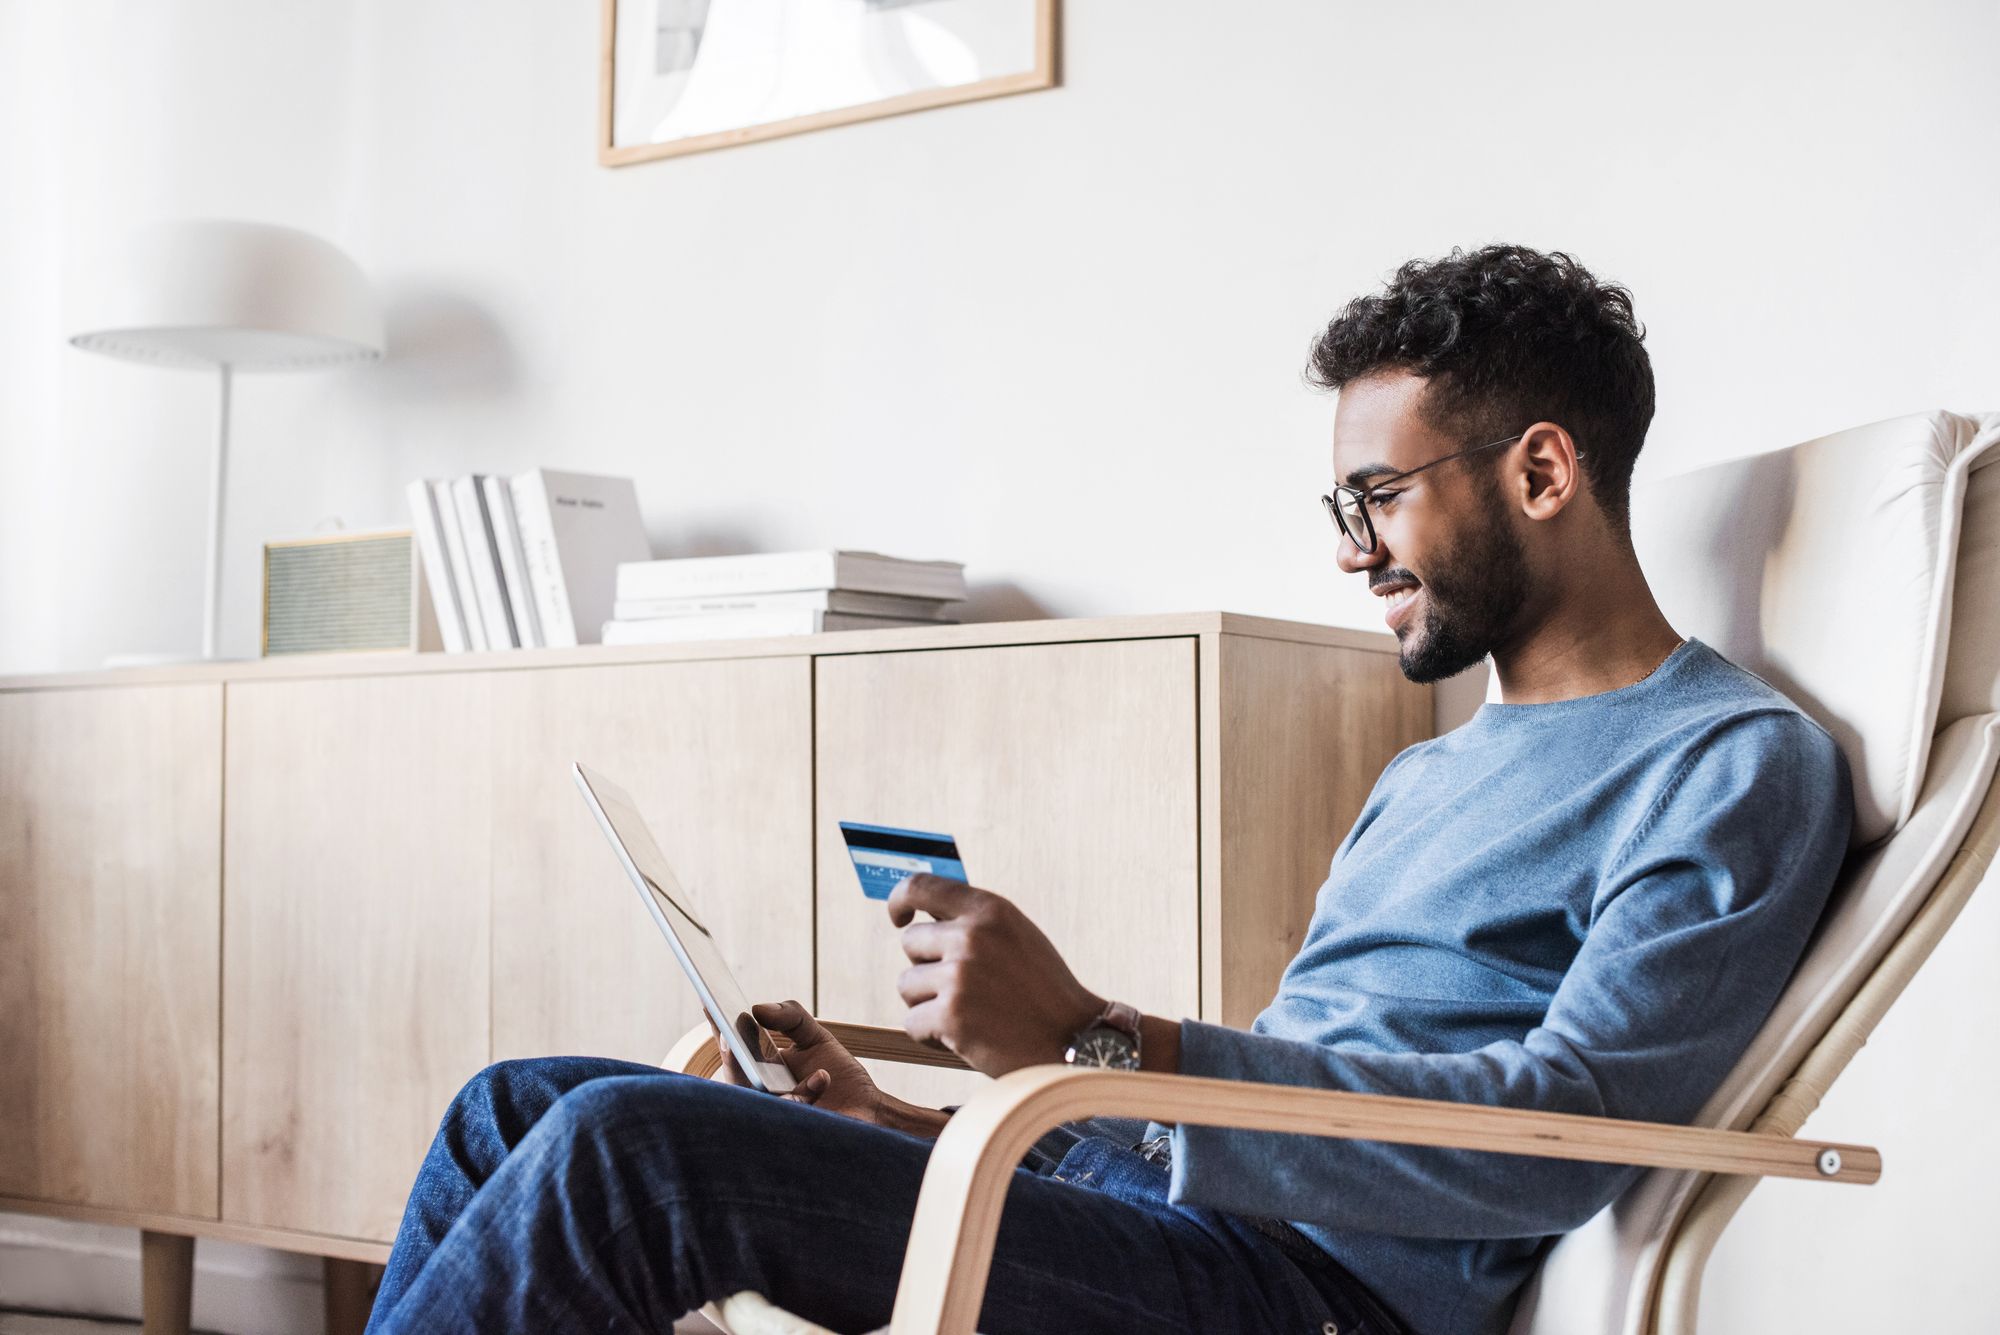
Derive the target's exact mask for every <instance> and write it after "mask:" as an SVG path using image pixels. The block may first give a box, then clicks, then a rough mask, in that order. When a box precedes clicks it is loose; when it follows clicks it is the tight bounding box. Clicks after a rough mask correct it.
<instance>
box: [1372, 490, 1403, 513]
mask: <svg viewBox="0 0 2000 1335" xmlns="http://www.w3.org/2000/svg"><path fill="white" fill-rule="evenodd" d="M1402 494H1403V493H1402V492H1400V491H1371V492H1369V493H1368V504H1369V506H1370V507H1371V508H1373V509H1377V510H1380V509H1382V508H1384V507H1386V506H1390V505H1394V504H1395V503H1396V498H1397V497H1398V496H1401V495H1402Z"/></svg>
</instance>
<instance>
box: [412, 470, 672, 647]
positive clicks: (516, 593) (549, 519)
mask: <svg viewBox="0 0 2000 1335" xmlns="http://www.w3.org/2000/svg"><path fill="white" fill-rule="evenodd" d="M409 499H410V518H411V520H412V521H413V525H414V527H415V529H416V534H417V548H418V550H419V551H420V552H421V553H422V555H423V562H424V576H425V580H426V582H427V583H428V584H429V586H430V592H431V606H432V608H433V609H434V610H435V611H436V613H437V622H438V634H439V637H440V638H441V639H442V640H443V641H444V647H445V650H446V651H447V652H449V653H463V652H465V651H466V650H468V649H543V648H550V649H554V648H563V647H567V646H569V645H573V644H578V643H584V644H590V643H595V642H596V640H597V635H598V628H599V627H600V626H602V625H603V624H604V619H605V617H606V616H607V615H608V614H609V613H610V611H611V604H612V602H613V594H614V591H615V585H616V582H617V570H618V567H619V566H620V565H622V564H624V563H626V562H630V561H640V562H643V561H644V560H645V559H646V558H647V557H649V556H651V555H652V547H651V545H650V544H649V543H648V542H647V541H646V526H645V523H644V522H643V521H642V520H641V519H640V518H639V496H638V492H637V491H636V490H635V489H634V488H633V486H632V479H630V478H624V477H598V476H596V475H594V474H590V473H557V472H553V471H551V470H550V469H546V468H536V469H531V470H530V471H528V472H526V473H523V474H521V475H520V476H519V477H512V478H507V477H495V476H492V475H491V474H487V473H473V474H469V475H468V476H465V477H459V478H420V479H418V480H417V481H415V482H412V483H411V484H410V486H409Z"/></svg>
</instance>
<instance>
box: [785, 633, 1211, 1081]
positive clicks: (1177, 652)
mask: <svg viewBox="0 0 2000 1335" xmlns="http://www.w3.org/2000/svg"><path fill="white" fill-rule="evenodd" d="M817 671H818V674H819V677H818V718H817V731H818V738H819V741H818V748H817V769H818V797H817V801H816V804H815V805H816V807H817V811H818V817H817V821H816V826H815V831H816V840H817V848H818V883H819V932H818V941H819V987H818V1002H819V1008H820V1009H821V1010H822V1011H823V1012H824V1013H826V1014H828V1015H830V1016H833V1017H835V1018H838V1019H842V1020H847V1021H851V1022H855V1023H861V1024H874V1025H882V1026H887V1027H891V1028H896V1027H900V1026H901V1024H902V1021H903V1015H904V1013H905V1011H906V1010H907V1007H905V1005H904V1004H903V1001H902V998H901V997H900V996H898V995H897V992H896V978H897V975H898V974H900V973H901V972H902V971H903V969H905V968H906V967H908V965H909V959H908V958H907V957H906V956H905V955H904V954H903V952H902V949H901V946H900V936H899V934H898V932H897V930H896V929H895V927H894V926H893V925H892V924H891V923H890V921H889V918H888V914H887V912H886V909H885V907H884V905H883V903H882V902H881V901H879V900H873V899H868V898H866V897H864V896H863V895H862V893H861V889H860V886H859V884H858V882H857V880H856V877H855V874H854V868H853V866H852V865H851V864H850V863H849V861H848V858H847V852H846V847H845V845H844V843H843V842H842V840H841V836H840V829H839V825H838V822H840V821H842V820H856V821H865V822H868V823H871V824H880V825H896V826H903V827H906V828H913V829H920V830H932V831H940V832H943V833H948V834H951V835H953V836H955V837H956V838H957V840H958V845H959V851H960V853H961V854H962V855H963V856H964V858H965V859H966V868H967V873H968V875H969V876H970V877H971V878H972V881H973V883H974V884H976V885H978V886H981V887H983V888H985V889H988V890H992V891H995V892H997V893H999V894H1003V895H1005V896H1007V898H1009V899H1011V900H1012V901H1013V902H1014V903H1015V904H1017V905H1019V906H1020V907H1021V909H1022V910H1023V911H1024V912H1026V914H1027V915H1028V917H1029V918H1031V919H1032V920H1033V921H1034V922H1035V924H1036V925H1037V926H1038V927H1040V928H1041V929H1042V931H1043V932H1044V933H1045V934H1046V935H1047V936H1048V937H1049V939H1050V940H1051V941H1052V942H1053V943H1054V944H1055V946H1056V948H1057V949H1058V950H1060V951H1061V952H1062V954H1063V958H1064V959H1065V960H1066V961H1067V962H1068V963H1069V965H1070V968H1071V970H1072V971H1073V972H1074V973H1075V974H1076V975H1077V977H1078V978H1079V979H1080V980H1081V981H1082V982H1083V983H1084V985H1085V986H1086V987H1089V988H1090V989H1091V990H1093V991H1095V992H1098V993H1100V994H1102V995H1104V996H1107V997H1112V998H1117V999H1120V1000H1124V1001H1129V1002H1131V1003H1132V1004H1133V1005H1136V1006H1138V1007H1140V1009H1142V1010H1147V1011H1152V1012H1156V1013H1160V1014H1167V1015H1191V1014H1193V1013H1194V1009H1195V1007H1196V1005H1198V1004H1199V997H1200V990H1199V986H1198V982H1197V978H1196V968H1197V965H1198V952H1197V946H1196V940H1195V932H1196V894H1195V891H1196V857H1197V850H1196V827H1195V766H1196V755H1195V695H1194V692H1195V676H1194V641H1193V639H1192V638H1187V637H1183V638H1177V639H1170V640H1137V641H1108V642H1099V643H1086V644H1063V645H1042V646H1026V647H1009V648H991V649H966V650H947V651H934V652H926V653H905V654H881V655H870V656H867V657H857V658H839V659H830V660H829V659H822V660H820V661H819V663H818V666H817ZM875 1069H876V1071H877V1074H878V1076H879V1077H880V1078H881V1079H882V1080H883V1081H884V1082H885V1083H886V1085H887V1087H889V1088H890V1089H891V1090H892V1092H894V1093H896V1094H898V1095H900V1096H901V1097H903V1098H907V1099H910V1100H912V1101H914V1102H920V1103H925V1104H928V1105H930V1106H941V1104H943V1103H946V1102H957V1101H960V1100H962V1099H963V1098H965V1097H967V1095H968V1094H969V1092H970V1090H971V1089H972V1088H974V1087H976V1086H977V1084H978V1083H979V1082H980V1081H981V1080H982V1079H983V1077H978V1076H974V1075H970V1074H966V1073H958V1072H939V1071H921V1070H910V1069H907V1068H882V1067H877V1068H875Z"/></svg>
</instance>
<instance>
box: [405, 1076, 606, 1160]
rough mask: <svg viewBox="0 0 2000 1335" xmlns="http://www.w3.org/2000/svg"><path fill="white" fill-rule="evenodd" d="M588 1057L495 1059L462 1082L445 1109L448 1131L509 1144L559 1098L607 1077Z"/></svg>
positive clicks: (525, 1132)
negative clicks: (491, 1137)
mask: <svg viewBox="0 0 2000 1335" xmlns="http://www.w3.org/2000/svg"><path fill="white" fill-rule="evenodd" d="M606 1065H607V1064H606V1063H604V1062H601V1061H600V1060H599V1059H597V1058H592V1057H522V1058H515V1059H513V1060H509V1061H498V1062H494V1063H492V1064H491V1065H489V1066H487V1067H486V1068H485V1069H483V1070H481V1071H480V1072H479V1073H478V1074H477V1075H475V1076H473V1077H472V1078H471V1079H470V1080H468V1081H466V1082H465V1084H464V1085H463V1086H461V1087H460V1088H459V1091H458V1093H457V1094H456V1095H454V1096H453V1097H452V1100H451V1105H450V1107H448V1108H447V1109H446V1110H445V1115H444V1125H445V1129H446V1130H447V1131H448V1132H456V1133H458V1135H460V1136H465V1135H468V1134H469V1135H472V1136H481V1135H498V1136H500V1137H502V1138H503V1139H504V1140H505V1141H506V1142H507V1143H509V1144H512V1143H513V1142H515V1141H518V1140H519V1139H520V1138H521V1137H522V1136H524V1135H526V1134H527V1132H528V1130H529V1129H530V1128H532V1127H533V1126H534V1125H535V1124H536V1123H537V1122H539V1121H541V1120H542V1118H543V1116H544V1115H546V1114H547V1113H548V1111H549V1109H550V1108H552V1107H554V1106H555V1104H556V1103H557V1101H558V1100H560V1099H561V1098H563V1096H564V1095H566V1094H569V1093H570V1092H572V1091H573V1090H575V1089H577V1088H578V1087H579V1086H581V1085H584V1084H586V1083H588V1082H590V1081H592V1080H594V1079H595V1078H596V1077H598V1076H601V1075H603V1074H606V1073H607V1072H606V1071H605V1070H604V1067H605V1066H606Z"/></svg>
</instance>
